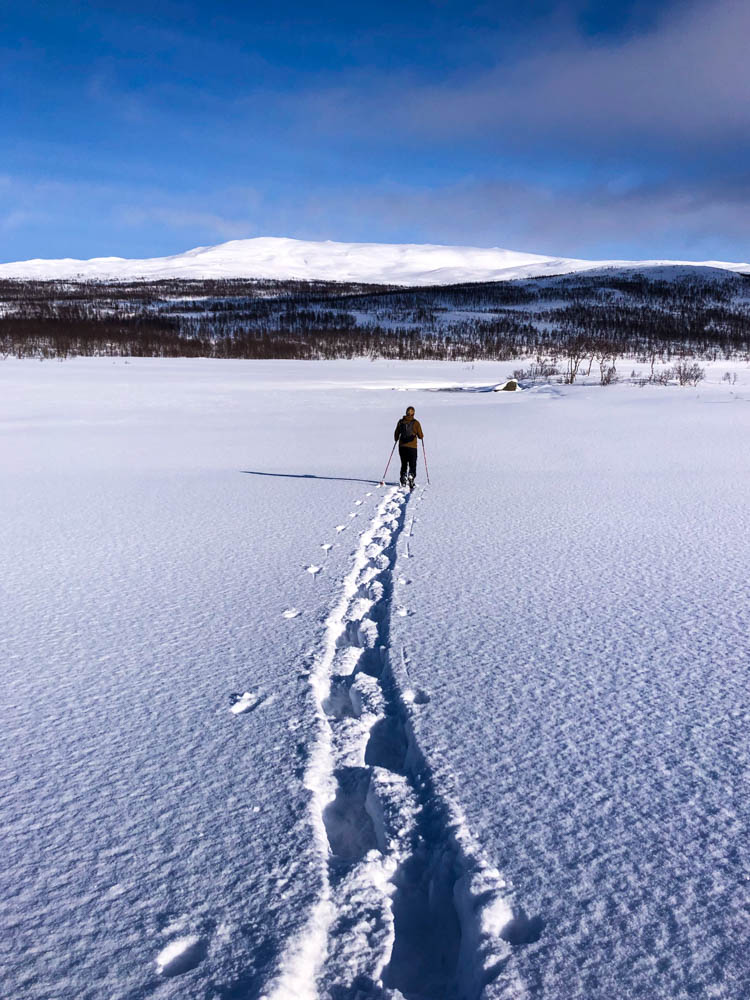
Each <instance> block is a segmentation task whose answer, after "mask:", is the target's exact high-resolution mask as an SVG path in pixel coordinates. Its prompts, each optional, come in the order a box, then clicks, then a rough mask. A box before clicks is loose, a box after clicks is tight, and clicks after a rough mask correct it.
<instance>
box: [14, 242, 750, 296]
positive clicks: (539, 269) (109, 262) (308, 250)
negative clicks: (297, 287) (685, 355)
mask: <svg viewBox="0 0 750 1000" xmlns="http://www.w3.org/2000/svg"><path fill="white" fill-rule="evenodd" d="M675 265H677V266H687V267H710V268H720V269H722V270H729V271H743V272H746V273H750V264H747V263H745V264H733V263H729V262H727V261H670V260H646V261H627V260H598V261H597V260H578V259H576V258H573V257H549V256H545V255H543V254H534V253H523V252H521V251H518V250H502V249H500V248H499V247H489V248H485V247H456V246H439V245H434V244H415V243H337V242H334V241H332V240H326V241H325V242H314V241H311V240H293V239H286V238H281V237H271V236H260V237H256V238H255V239H249V240H230V241H229V242H228V243H221V244H219V245H218V246H212V247H195V249H193V250H188V251H186V252H185V253H181V254H175V255H173V256H171V257H152V258H149V259H147V260H128V259H126V258H123V257H96V258H94V259H92V260H72V259H69V258H66V259H63V260H26V261H16V262H13V263H8V264H0V279H3V278H6V279H7V278H14V279H33V280H37V281H47V280H52V279H57V280H73V279H79V280H88V281H137V280H141V279H146V280H151V281H156V280H159V279H164V278H172V279H183V280H185V279H196V280H201V281H205V280H210V279H212V278H266V279H278V280H288V279H289V280H290V279H300V280H307V281H313V280H315V281H354V282H374V283H378V284H392V285H450V284H454V283H456V282H463V281H509V280H511V279H516V278H534V277H541V276H544V275H552V274H570V273H573V272H581V271H594V270H597V269H600V268H613V267H614V268H618V269H625V270H630V269H633V268H638V269H639V270H643V269H644V268H653V267H656V268H659V269H661V268H666V267H669V266H675Z"/></svg>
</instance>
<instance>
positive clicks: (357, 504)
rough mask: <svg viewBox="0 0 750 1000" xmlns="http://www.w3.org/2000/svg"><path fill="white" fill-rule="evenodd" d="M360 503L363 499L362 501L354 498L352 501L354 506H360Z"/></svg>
mask: <svg viewBox="0 0 750 1000" xmlns="http://www.w3.org/2000/svg"><path fill="white" fill-rule="evenodd" d="M362 503H363V501H362V500H355V501H354V506H355V507H361V506H362Z"/></svg>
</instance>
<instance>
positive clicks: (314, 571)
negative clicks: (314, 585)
mask: <svg viewBox="0 0 750 1000" xmlns="http://www.w3.org/2000/svg"><path fill="white" fill-rule="evenodd" d="M306 568H307V572H308V573H309V574H310V576H316V575H317V574H318V573H320V571H321V570H322V569H323V567H322V566H314V565H311V566H307V567H306Z"/></svg>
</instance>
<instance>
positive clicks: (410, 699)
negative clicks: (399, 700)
mask: <svg viewBox="0 0 750 1000" xmlns="http://www.w3.org/2000/svg"><path fill="white" fill-rule="evenodd" d="M403 697H404V701H405V702H406V704H407V705H429V703H430V696H429V695H428V694H427V692H426V691H423V690H422V688H416V689H415V690H413V691H412V690H408V691H404V696H403Z"/></svg>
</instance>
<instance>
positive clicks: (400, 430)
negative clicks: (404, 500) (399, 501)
mask: <svg viewBox="0 0 750 1000" xmlns="http://www.w3.org/2000/svg"><path fill="white" fill-rule="evenodd" d="M423 438H424V434H423V433H422V425H421V424H420V422H419V421H418V420H415V419H414V407H413V406H408V407H407V408H406V413H405V414H404V416H403V417H401V419H400V420H399V422H398V423H397V424H396V430H395V432H394V434H393V440H394V441H398V454H399V457H400V459H401V485H402V486H406V484H407V482H408V483H409V489H412V490H413V489H414V482H415V480H416V478H417V442H418V441H421V440H422V439H423Z"/></svg>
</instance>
